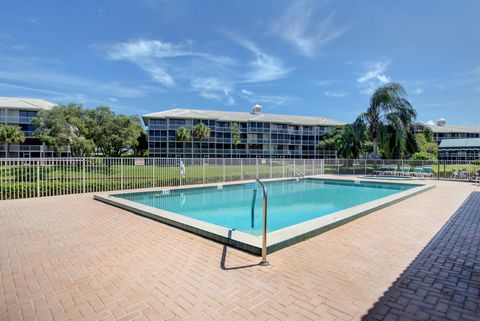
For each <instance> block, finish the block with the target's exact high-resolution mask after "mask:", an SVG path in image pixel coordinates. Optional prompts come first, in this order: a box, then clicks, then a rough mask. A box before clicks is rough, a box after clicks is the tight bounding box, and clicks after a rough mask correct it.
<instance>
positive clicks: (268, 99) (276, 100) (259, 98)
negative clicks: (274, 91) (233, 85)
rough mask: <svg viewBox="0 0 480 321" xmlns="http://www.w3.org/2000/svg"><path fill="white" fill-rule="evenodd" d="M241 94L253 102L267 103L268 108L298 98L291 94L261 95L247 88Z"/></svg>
mask: <svg viewBox="0 0 480 321" xmlns="http://www.w3.org/2000/svg"><path fill="white" fill-rule="evenodd" d="M240 95H241V96H242V97H243V98H244V99H246V100H248V101H250V102H252V103H265V104H267V108H269V107H270V108H275V107H278V106H282V105H285V104H287V103H291V102H294V101H296V100H297V98H296V97H291V96H275V95H259V94H257V93H254V92H253V91H250V90H247V89H242V90H241V91H240Z"/></svg>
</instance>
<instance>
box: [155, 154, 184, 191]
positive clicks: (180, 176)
mask: <svg viewBox="0 0 480 321" xmlns="http://www.w3.org/2000/svg"><path fill="white" fill-rule="evenodd" d="M181 182H182V175H180V185H182V183H181ZM152 187H155V158H152Z"/></svg>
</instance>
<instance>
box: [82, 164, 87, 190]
mask: <svg viewBox="0 0 480 321" xmlns="http://www.w3.org/2000/svg"><path fill="white" fill-rule="evenodd" d="M82 161H83V162H82V164H83V165H82V190H83V193H85V192H86V177H85V174H86V173H85V163H86V162H87V159H86V158H85V157H83V158H82Z"/></svg>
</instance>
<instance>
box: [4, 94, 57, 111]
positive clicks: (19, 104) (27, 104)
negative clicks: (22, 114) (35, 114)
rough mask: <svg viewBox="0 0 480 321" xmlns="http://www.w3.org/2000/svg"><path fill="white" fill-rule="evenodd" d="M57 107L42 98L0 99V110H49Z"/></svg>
mask: <svg viewBox="0 0 480 321" xmlns="http://www.w3.org/2000/svg"><path fill="white" fill-rule="evenodd" d="M57 105H58V104H56V103H52V102H50V101H48V100H45V99H40V98H21V97H0V108H7V109H28V110H43V109H47V110H49V109H52V108H53V107H54V106H57Z"/></svg>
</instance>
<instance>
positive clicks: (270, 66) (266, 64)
mask: <svg viewBox="0 0 480 321" xmlns="http://www.w3.org/2000/svg"><path fill="white" fill-rule="evenodd" d="M231 37H232V38H233V39H234V40H235V41H236V42H237V43H238V44H240V45H241V46H243V47H245V48H246V49H248V50H249V51H250V52H252V53H253V54H254V55H255V59H254V60H252V61H250V62H249V63H248V64H247V65H248V67H249V69H250V70H249V71H248V72H247V73H246V75H245V77H244V81H243V82H246V83H255V82H268V81H274V80H278V79H282V78H285V77H286V76H287V75H288V74H289V73H290V71H291V69H289V68H286V67H285V66H284V65H283V62H282V61H281V60H280V59H278V58H276V57H274V56H272V55H269V54H266V53H265V52H263V51H262V50H260V49H259V48H258V47H257V45H256V44H255V43H253V42H252V41H249V40H246V39H243V38H240V37H237V36H232V35H231Z"/></svg>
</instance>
